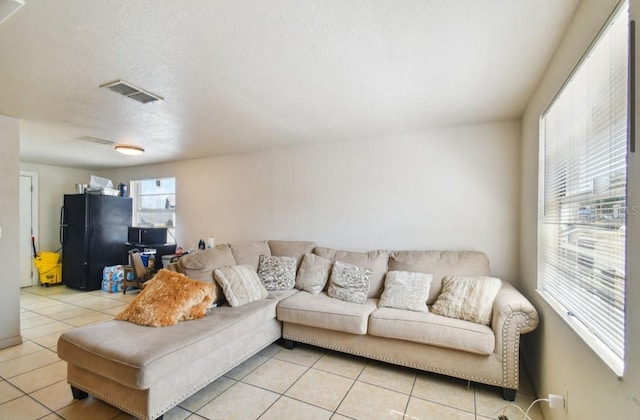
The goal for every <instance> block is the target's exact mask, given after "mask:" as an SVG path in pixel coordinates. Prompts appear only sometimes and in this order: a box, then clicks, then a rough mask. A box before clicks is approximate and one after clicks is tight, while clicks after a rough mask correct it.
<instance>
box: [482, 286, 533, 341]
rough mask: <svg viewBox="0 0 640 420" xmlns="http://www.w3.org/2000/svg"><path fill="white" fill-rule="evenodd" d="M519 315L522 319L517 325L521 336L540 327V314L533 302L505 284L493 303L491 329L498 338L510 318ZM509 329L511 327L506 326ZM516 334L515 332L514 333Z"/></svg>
mask: <svg viewBox="0 0 640 420" xmlns="http://www.w3.org/2000/svg"><path fill="white" fill-rule="evenodd" d="M516 315H518V316H519V317H521V318H522V319H521V320H520V322H519V323H518V325H517V330H518V333H519V334H526V333H528V332H531V331H533V330H535V329H536V327H537V326H538V312H537V311H536V309H535V308H534V307H533V305H532V304H531V302H529V301H528V300H527V298H526V297H524V296H523V295H522V293H520V292H519V291H518V290H516V289H515V288H514V287H513V286H512V285H511V284H509V283H506V282H503V283H502V288H501V289H500V291H499V292H498V294H497V295H496V298H495V300H494V301H493V319H492V320H491V328H492V329H493V331H494V333H495V334H496V336H498V333H502V332H503V329H504V328H505V323H506V322H507V321H508V320H509V318H510V317H514V316H516ZM506 327H507V328H508V327H510V326H506ZM514 332H515V331H514Z"/></svg>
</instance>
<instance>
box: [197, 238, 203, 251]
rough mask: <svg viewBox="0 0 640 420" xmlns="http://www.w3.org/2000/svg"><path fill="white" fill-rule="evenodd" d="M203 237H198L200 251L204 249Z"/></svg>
mask: <svg viewBox="0 0 640 420" xmlns="http://www.w3.org/2000/svg"><path fill="white" fill-rule="evenodd" d="M204 246H205V245H204V239H200V242H198V249H199V250H200V251H202V250H204Z"/></svg>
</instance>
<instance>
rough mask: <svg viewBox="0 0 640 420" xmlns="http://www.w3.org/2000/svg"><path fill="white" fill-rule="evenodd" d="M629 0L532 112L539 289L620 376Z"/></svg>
mask: <svg viewBox="0 0 640 420" xmlns="http://www.w3.org/2000/svg"><path fill="white" fill-rule="evenodd" d="M628 20H629V17H628V5H627V4H626V3H625V4H623V5H622V6H621V7H620V8H619V9H618V10H617V11H616V12H615V13H614V14H613V16H612V17H611V19H610V20H609V21H608V22H607V24H606V25H605V27H604V28H603V29H602V31H601V33H600V35H599V36H598V38H597V39H596V41H595V42H594V43H593V45H592V46H591V48H590V49H589V51H587V54H586V55H585V56H584V57H583V59H582V60H581V61H580V63H579V64H578V66H577V67H576V69H575V70H574V71H573V73H572V74H571V76H570V78H569V79H568V80H567V82H566V83H565V84H564V86H563V87H562V89H561V90H560V92H559V93H558V94H557V96H556V97H555V98H554V100H553V102H552V103H551V105H549V107H548V108H547V110H546V111H545V112H544V113H543V115H542V116H541V118H540V167H539V186H540V189H539V197H540V200H539V209H538V291H539V292H540V294H541V295H542V296H543V297H544V298H545V300H546V301H547V302H549V304H550V305H551V306H552V307H553V308H554V309H555V310H556V311H558V313H559V314H560V315H561V316H562V317H563V319H564V320H565V321H566V322H567V323H568V325H569V326H571V328H573V329H574V331H576V333H577V334H578V335H579V336H580V337H581V338H582V339H583V340H584V341H585V342H586V343H587V344H588V345H589V346H590V347H591V348H592V349H593V350H594V351H595V352H596V353H597V354H598V355H599V356H600V357H601V358H602V359H603V360H604V361H605V362H606V363H607V365H608V366H609V367H610V368H611V369H612V370H613V371H614V372H615V373H616V374H617V375H618V376H622V374H623V372H624V356H625V280H626V276H625V261H626V213H627V197H626V186H627V136H628V129H627V114H628V112H627V109H628V106H627V95H628V89H629V87H628V81H627V77H628V56H629V42H628V39H629V28H628V25H629V23H628Z"/></svg>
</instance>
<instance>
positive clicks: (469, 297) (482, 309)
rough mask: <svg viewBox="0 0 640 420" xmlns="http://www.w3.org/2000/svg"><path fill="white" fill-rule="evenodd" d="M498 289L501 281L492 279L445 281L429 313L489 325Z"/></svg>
mask: <svg viewBox="0 0 640 420" xmlns="http://www.w3.org/2000/svg"><path fill="white" fill-rule="evenodd" d="M501 287H502V281H501V280H500V279H497V278H495V277H487V276H477V277H471V276H459V277H445V278H444V279H442V291H441V292H440V295H439V296H438V300H436V301H435V303H434V304H433V306H432V307H431V312H432V313H434V314H437V315H443V316H447V317H449V318H458V319H464V320H465V321H471V322H476V323H478V324H484V325H489V324H490V323H491V312H492V309H493V301H494V300H495V298H496V295H497V294H498V291H499V290H500V288H501Z"/></svg>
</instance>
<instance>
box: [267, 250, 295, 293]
mask: <svg viewBox="0 0 640 420" xmlns="http://www.w3.org/2000/svg"><path fill="white" fill-rule="evenodd" d="M296 265H297V264H296V259H295V257H273V256H269V255H260V263H259V264H258V277H259V278H260V281H262V284H263V285H264V288H265V289H267V290H269V291H276V290H291V289H293V287H294V286H295V285H296Z"/></svg>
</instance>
